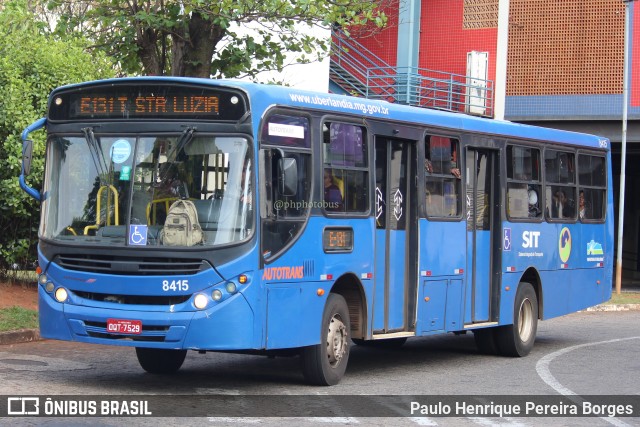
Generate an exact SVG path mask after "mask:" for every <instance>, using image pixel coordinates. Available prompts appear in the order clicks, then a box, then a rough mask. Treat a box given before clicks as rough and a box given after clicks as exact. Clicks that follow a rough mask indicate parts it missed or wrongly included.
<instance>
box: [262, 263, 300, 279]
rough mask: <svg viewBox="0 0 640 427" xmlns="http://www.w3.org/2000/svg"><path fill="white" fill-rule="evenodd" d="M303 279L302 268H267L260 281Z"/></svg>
mask: <svg viewBox="0 0 640 427" xmlns="http://www.w3.org/2000/svg"><path fill="white" fill-rule="evenodd" d="M303 277H304V267H303V266H301V265H299V266H294V267H267V268H265V269H264V272H263V273H262V280H285V279H302V278H303Z"/></svg>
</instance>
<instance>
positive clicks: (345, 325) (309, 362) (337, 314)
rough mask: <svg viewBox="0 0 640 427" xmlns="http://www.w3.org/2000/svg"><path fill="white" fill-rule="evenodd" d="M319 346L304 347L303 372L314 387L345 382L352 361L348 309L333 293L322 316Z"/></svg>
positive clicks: (340, 298) (345, 303) (343, 300)
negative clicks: (343, 378)
mask: <svg viewBox="0 0 640 427" xmlns="http://www.w3.org/2000/svg"><path fill="white" fill-rule="evenodd" d="M321 326H322V327H321V335H320V344H318V345H312V346H309V347H304V348H303V349H302V352H301V359H302V372H303V374H304V377H305V379H306V380H307V381H308V382H309V383H311V384H315V385H335V384H338V383H339V382H340V380H341V379H342V377H343V375H344V372H345V370H346V369H347V362H348V361H349V350H350V347H349V344H350V339H349V333H350V327H351V325H350V322H349V309H348V307H347V302H346V301H345V299H344V298H343V297H342V296H341V295H338V294H333V293H330V294H329V297H328V298H327V303H326V304H325V306H324V312H323V314H322V325H321Z"/></svg>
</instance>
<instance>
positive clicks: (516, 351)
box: [496, 282, 538, 357]
mask: <svg viewBox="0 0 640 427" xmlns="http://www.w3.org/2000/svg"><path fill="white" fill-rule="evenodd" d="M537 329H538V298H537V297H536V292H535V291H534V290H533V286H532V285H531V284H530V283H527V282H521V283H520V284H519V285H518V290H517V291H516V298H515V301H514V304H513V324H512V325H506V326H501V327H499V328H497V329H496V338H497V343H498V349H499V351H500V354H502V355H503V356H511V357H522V356H526V355H527V354H529V352H530V351H531V349H532V348H533V344H534V342H535V340H536V331H537Z"/></svg>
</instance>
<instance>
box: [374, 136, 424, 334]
mask: <svg viewBox="0 0 640 427" xmlns="http://www.w3.org/2000/svg"><path fill="white" fill-rule="evenodd" d="M415 151H416V144H415V142H414V141H406V140H397V139H390V138H385V137H380V136H377V137H376V140H375V166H376V174H375V178H376V190H375V219H376V232H375V275H374V278H375V291H374V299H373V333H374V334H385V333H393V332H401V331H408V330H409V329H411V328H413V327H414V326H415V325H413V324H412V322H411V321H410V320H409V316H410V314H411V313H413V312H414V311H415V298H416V288H415V286H416V278H415V277H414V276H415V271H414V270H415V268H412V267H411V266H412V265H414V264H415V257H416V254H417V226H416V222H415V218H416V209H415V197H416V194H415V193H416V191H415V188H416V187H415V182H416V178H415V176H416V170H415V169H416V167H415V158H416V152H415Z"/></svg>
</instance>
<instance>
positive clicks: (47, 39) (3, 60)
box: [0, 0, 113, 272]
mask: <svg viewBox="0 0 640 427" xmlns="http://www.w3.org/2000/svg"><path fill="white" fill-rule="evenodd" d="M87 45H88V43H87V42H86V41H85V40H82V39H80V38H78V37H73V38H68V37H67V38H66V39H64V38H62V37H60V36H56V35H53V34H49V33H48V31H47V26H46V25H43V24H42V23H40V22H38V21H37V20H36V19H35V18H34V16H33V15H31V14H30V13H29V12H28V11H27V8H26V1H25V0H16V1H10V2H8V3H5V4H4V8H3V9H0V93H2V95H3V96H2V97H0V164H1V165H2V167H1V168H0V200H1V201H2V203H0V230H2V233H0V272H1V271H2V270H6V269H7V267H8V266H10V265H12V264H14V263H18V264H27V263H31V262H33V260H35V259H36V251H35V245H36V243H37V228H38V222H39V210H40V209H39V205H38V203H37V202H36V201H35V200H33V199H32V198H31V197H29V196H28V195H27V194H26V193H24V192H23V191H22V190H21V189H20V186H19V184H18V176H19V175H20V170H21V157H22V144H21V139H20V135H21V133H22V131H23V130H24V128H25V127H27V126H28V125H29V124H30V123H32V122H34V121H35V120H37V119H39V118H40V117H43V116H44V115H45V112H46V107H47V97H48V95H49V92H51V90H52V89H54V88H55V87H57V86H60V85H64V84H69V83H77V82H80V81H83V80H90V79H95V78H106V77H110V76H112V75H113V71H112V69H113V66H112V65H111V63H110V62H109V61H108V60H107V59H106V58H105V57H104V55H103V54H97V55H94V56H90V55H89V54H88V53H87V50H86V48H87ZM32 138H33V140H34V153H33V162H32V168H31V175H30V176H29V177H27V182H28V183H29V185H31V186H33V187H34V188H37V189H40V188H42V182H41V179H42V174H43V168H44V151H45V150H44V147H45V141H44V132H36V133H35V134H33V135H32Z"/></svg>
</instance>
